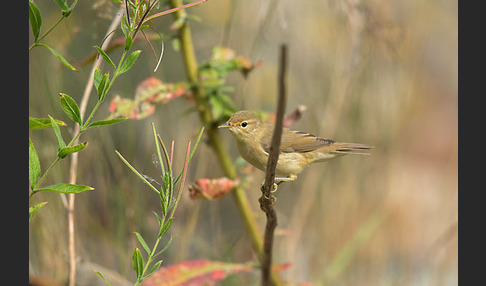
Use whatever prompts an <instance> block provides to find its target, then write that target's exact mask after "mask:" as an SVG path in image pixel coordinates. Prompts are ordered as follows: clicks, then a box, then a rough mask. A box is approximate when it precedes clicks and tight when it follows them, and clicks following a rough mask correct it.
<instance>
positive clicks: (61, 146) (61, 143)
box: [47, 115, 66, 150]
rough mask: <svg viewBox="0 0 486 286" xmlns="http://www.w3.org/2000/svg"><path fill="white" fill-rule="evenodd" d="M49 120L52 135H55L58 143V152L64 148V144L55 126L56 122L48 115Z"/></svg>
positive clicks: (57, 127) (59, 131)
mask: <svg viewBox="0 0 486 286" xmlns="http://www.w3.org/2000/svg"><path fill="white" fill-rule="evenodd" d="M47 116H49V119H50V120H51V126H52V129H54V133H55V134H56V138H57V141H58V142H59V150H60V149H62V148H64V147H66V143H64V140H63V139H62V136H61V130H59V126H57V124H56V121H54V118H52V117H51V116H50V115H47Z"/></svg>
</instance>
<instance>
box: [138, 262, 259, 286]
mask: <svg viewBox="0 0 486 286" xmlns="http://www.w3.org/2000/svg"><path fill="white" fill-rule="evenodd" d="M253 269H254V266H253V265H252V264H237V263H226V262H220V261H210V260H189V261H184V262H182V263H179V264H176V265H172V266H169V267H164V268H160V269H159V270H157V271H156V272H155V273H154V274H153V275H152V276H150V277H149V278H148V279H146V280H145V281H144V282H143V284H142V285H144V286H198V285H205V286H210V285H216V282H217V281H220V280H222V279H224V278H226V277H227V276H228V275H230V274H234V273H238V272H242V271H251V270H253Z"/></svg>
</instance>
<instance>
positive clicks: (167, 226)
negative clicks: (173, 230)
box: [159, 217, 174, 238]
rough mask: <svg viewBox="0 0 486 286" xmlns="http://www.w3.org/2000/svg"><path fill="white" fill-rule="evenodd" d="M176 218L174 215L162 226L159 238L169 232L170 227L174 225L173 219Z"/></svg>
mask: <svg viewBox="0 0 486 286" xmlns="http://www.w3.org/2000/svg"><path fill="white" fill-rule="evenodd" d="M173 220H174V218H173V217H171V218H170V219H169V220H168V221H167V222H166V223H165V224H164V226H163V227H162V229H161V230H160V232H159V238H160V237H162V236H164V234H166V233H167V231H168V230H169V229H170V227H171V225H172V221H173Z"/></svg>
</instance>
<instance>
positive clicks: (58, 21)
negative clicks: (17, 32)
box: [29, 16, 65, 52]
mask: <svg viewBox="0 0 486 286" xmlns="http://www.w3.org/2000/svg"><path fill="white" fill-rule="evenodd" d="M64 18H65V17H64V16H61V18H60V19H59V20H57V22H56V23H55V24H54V25H53V26H52V27H51V28H50V29H49V30H48V31H47V32H45V34H44V35H42V36H41V37H39V38H38V39H37V41H36V42H35V43H33V44H32V45H31V46H30V47H29V52H30V50H32V49H33V48H34V47H35V46H38V45H37V44H38V43H39V42H40V41H41V40H42V39H44V38H45V37H46V36H47V35H48V34H49V33H50V32H51V31H52V30H54V28H55V27H56V26H57V25H59V23H61V22H62V20H64Z"/></svg>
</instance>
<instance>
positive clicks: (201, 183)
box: [189, 177, 239, 200]
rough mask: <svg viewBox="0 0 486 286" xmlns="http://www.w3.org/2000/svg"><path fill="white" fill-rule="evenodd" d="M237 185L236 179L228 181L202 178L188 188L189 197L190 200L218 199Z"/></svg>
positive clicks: (222, 178)
mask: <svg viewBox="0 0 486 286" xmlns="http://www.w3.org/2000/svg"><path fill="white" fill-rule="evenodd" d="M238 183H239V180H238V179H236V180H230V179H228V178H226V177H221V178H217V179H208V178H202V179H199V180H197V181H196V183H194V184H192V185H190V186H189V196H190V197H191V199H201V198H206V199H208V200H215V199H219V198H222V197H224V196H225V195H226V194H227V193H229V192H230V191H231V190H232V189H233V188H235V187H236V186H237V185H238Z"/></svg>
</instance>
